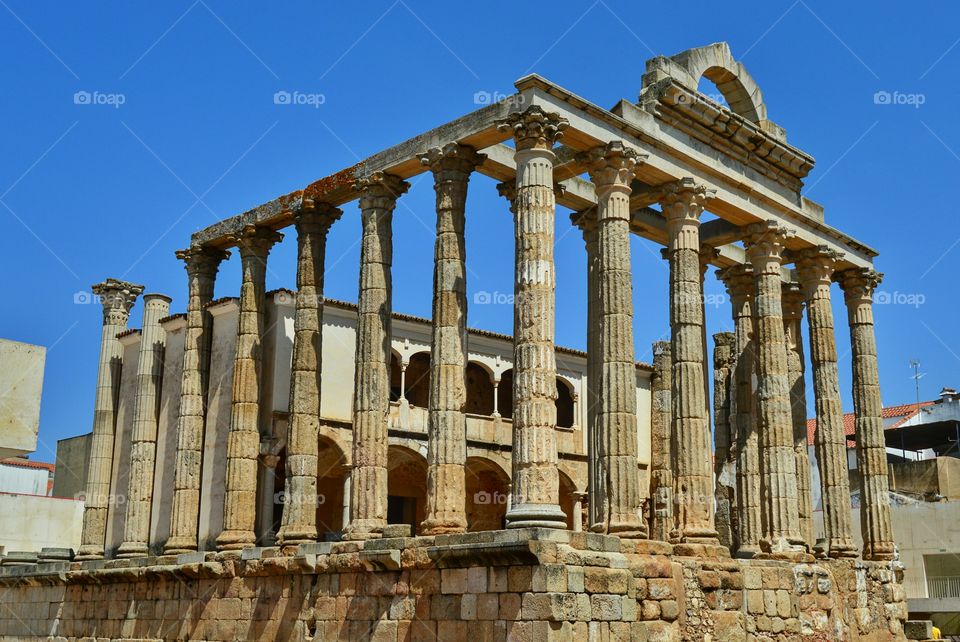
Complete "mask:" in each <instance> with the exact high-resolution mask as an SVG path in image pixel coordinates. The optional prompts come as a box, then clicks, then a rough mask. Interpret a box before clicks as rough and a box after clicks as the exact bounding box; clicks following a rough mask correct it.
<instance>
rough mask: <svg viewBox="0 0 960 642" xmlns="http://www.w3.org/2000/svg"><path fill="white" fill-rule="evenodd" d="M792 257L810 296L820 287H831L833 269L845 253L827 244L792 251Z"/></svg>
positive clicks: (801, 281) (801, 283)
mask: <svg viewBox="0 0 960 642" xmlns="http://www.w3.org/2000/svg"><path fill="white" fill-rule="evenodd" d="M790 258H791V259H793V263H794V265H796V267H797V276H798V277H799V278H800V285H801V286H803V287H804V289H805V290H806V291H807V296H808V297H809V296H810V295H811V294H812V293H813V292H815V291H816V289H817V288H818V287H821V286H826V287H827V288H829V287H830V282H831V280H832V278H833V271H834V269H835V268H836V265H837V261H839V260H840V259H842V258H843V253H842V252H838V251H837V250H831V249H830V248H828V247H827V246H826V245H818V246H817V247H807V248H804V249H802V250H799V251H798V252H791V253H790Z"/></svg>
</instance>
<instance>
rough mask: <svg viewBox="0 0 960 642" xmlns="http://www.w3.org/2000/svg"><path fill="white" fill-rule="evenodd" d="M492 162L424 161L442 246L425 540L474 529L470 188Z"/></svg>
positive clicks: (438, 250)
mask: <svg viewBox="0 0 960 642" xmlns="http://www.w3.org/2000/svg"><path fill="white" fill-rule="evenodd" d="M485 158H486V156H484V155H483V154H477V152H476V150H474V149H473V148H472V147H468V146H466V145H458V144H456V143H449V144H447V145H445V146H444V147H443V148H439V147H437V148H433V149H431V150H429V151H428V152H427V153H426V154H422V155H420V162H421V163H422V164H423V165H426V166H427V167H429V168H430V170H431V171H432V172H433V178H434V189H435V191H436V193H437V239H436V242H435V246H434V264H433V326H432V343H431V346H432V347H431V350H430V394H429V401H428V415H427V417H428V419H427V510H426V519H424V521H423V524H422V525H421V529H420V530H421V532H422V533H423V534H424V535H442V534H444V533H462V532H464V531H466V530H467V513H466V471H465V468H464V466H465V465H466V461H467V428H466V416H465V415H464V406H465V405H466V402H467V390H466V379H465V377H466V367H467V270H466V260H467V253H466V243H465V241H464V236H463V233H464V225H465V221H466V216H465V208H466V202H467V183H468V182H469V181H470V174H471V173H472V172H473V170H474V169H475V168H476V166H477V165H479V164H480V163H482V162H483V160H484V159H485Z"/></svg>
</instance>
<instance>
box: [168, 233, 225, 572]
mask: <svg viewBox="0 0 960 642" xmlns="http://www.w3.org/2000/svg"><path fill="white" fill-rule="evenodd" d="M228 256H230V253H229V252H226V251H224V250H218V249H213V248H201V247H197V248H190V249H187V250H179V251H178V252H177V258H178V259H180V260H182V261H183V262H184V267H185V268H186V270H187V297H188V298H187V327H186V330H185V331H184V339H183V371H182V373H181V376H180V411H179V414H178V416H177V453H176V456H175V462H174V466H175V469H174V475H173V488H174V490H173V504H172V507H171V511H170V537H169V538H168V539H167V541H166V543H165V544H164V546H163V552H164V554H165V555H176V554H178V553H188V552H190V551H195V550H197V533H198V530H199V516H200V476H201V470H202V464H203V432H204V425H205V423H206V416H207V412H206V408H207V383H208V377H209V372H210V340H211V332H212V327H213V318H212V317H211V316H210V313H209V312H207V310H206V306H207V304H208V303H210V301H212V300H213V288H214V280H215V279H216V276H217V269H218V268H219V266H220V262H221V261H223V260H224V259H226V258H227V257H228Z"/></svg>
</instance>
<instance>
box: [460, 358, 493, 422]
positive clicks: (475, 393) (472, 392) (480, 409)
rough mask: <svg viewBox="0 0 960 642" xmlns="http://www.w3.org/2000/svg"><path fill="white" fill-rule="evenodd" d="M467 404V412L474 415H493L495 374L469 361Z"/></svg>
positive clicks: (466, 378) (475, 362) (466, 380)
mask: <svg viewBox="0 0 960 642" xmlns="http://www.w3.org/2000/svg"><path fill="white" fill-rule="evenodd" d="M465 383H466V387H467V403H466V408H465V411H466V412H468V413H470V414H473V415H484V416H489V415H492V414H493V395H494V392H495V389H494V387H493V372H492V371H491V370H490V369H489V368H488V367H487V366H485V365H483V364H482V363H479V362H477V361H468V362H467V368H466V372H465Z"/></svg>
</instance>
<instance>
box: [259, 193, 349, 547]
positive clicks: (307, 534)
mask: <svg viewBox="0 0 960 642" xmlns="http://www.w3.org/2000/svg"><path fill="white" fill-rule="evenodd" d="M341 214H342V212H341V210H339V209H337V208H335V207H333V206H332V205H329V204H327V203H312V202H309V203H304V204H303V206H302V207H301V209H300V211H298V212H297V213H296V215H295V217H294V225H295V226H296V230H297V298H296V308H295V310H294V320H293V358H292V361H291V365H290V419H289V423H288V425H287V452H286V478H285V482H284V483H285V486H286V487H285V488H284V503H283V517H282V520H283V522H282V524H281V526H280V532H279V533H278V534H277V540H278V542H279V543H280V545H282V546H293V545H296V544H304V543H307V542H312V541H316V539H317V458H318V456H319V441H318V440H319V437H318V432H317V431H318V430H319V427H320V383H321V374H322V371H323V365H322V362H323V276H324V257H325V256H326V245H327V232H329V230H330V226H331V225H333V223H334V222H335V221H336V220H337V219H339V218H340V215H341ZM271 474H272V473H271ZM271 506H272V505H271Z"/></svg>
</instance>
